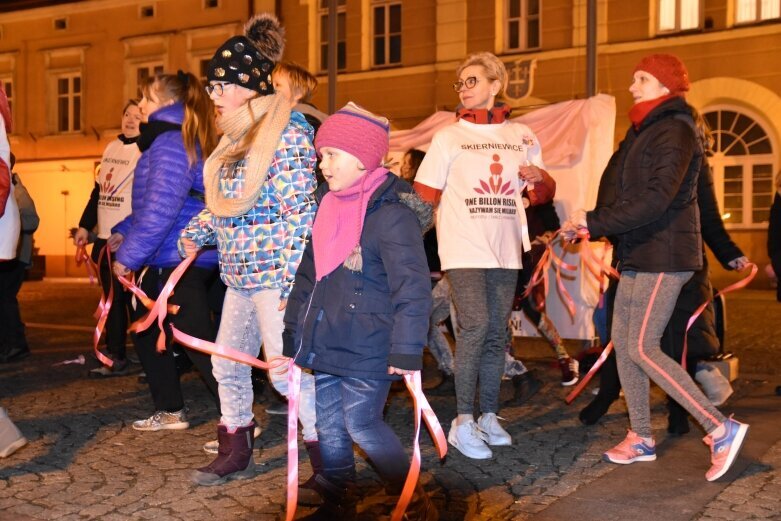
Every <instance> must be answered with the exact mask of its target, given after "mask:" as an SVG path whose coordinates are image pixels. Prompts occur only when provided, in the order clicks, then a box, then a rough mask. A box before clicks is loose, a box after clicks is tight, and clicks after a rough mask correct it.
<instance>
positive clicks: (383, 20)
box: [372, 2, 401, 67]
mask: <svg viewBox="0 0 781 521" xmlns="http://www.w3.org/2000/svg"><path fill="white" fill-rule="evenodd" d="M372 17H373V19H374V20H373V22H374V23H373V26H374V29H373V32H372V44H373V46H374V62H373V63H374V66H375V67H384V66H387V65H399V64H400V63H401V3H399V2H381V3H379V2H378V3H377V5H374V6H373V7H372Z"/></svg>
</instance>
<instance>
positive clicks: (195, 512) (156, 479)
mask: <svg viewBox="0 0 781 521" xmlns="http://www.w3.org/2000/svg"><path fill="white" fill-rule="evenodd" d="M21 300H22V305H23V314H24V318H25V320H26V322H28V325H30V326H31V327H29V329H28V337H29V340H30V343H31V346H32V348H33V356H32V357H31V358H29V359H27V360H25V361H23V362H20V363H16V364H10V365H8V364H7V365H0V399H1V400H2V405H3V406H4V407H5V408H7V409H8V410H9V412H10V415H11V417H12V418H13V419H14V420H15V421H16V423H17V425H18V426H19V427H20V429H21V430H22V431H23V432H24V433H25V434H26V436H27V437H28V439H29V440H30V444H29V445H28V446H27V447H25V448H24V449H22V450H20V451H19V452H17V453H16V454H14V455H13V456H11V457H9V458H6V459H4V460H0V478H2V479H0V520H2V521H4V520H26V519H62V520H86V519H99V520H107V521H111V520H124V519H156V520H157V519H161V520H169V519H170V520H179V519H181V520H185V519H186V520H200V519H204V520H205V519H221V520H222V519H236V520H249V519H263V520H265V519H269V520H272V519H281V518H282V517H281V516H283V513H284V497H285V456H286V454H285V442H284V437H285V424H284V423H285V422H284V417H279V416H269V415H268V414H266V413H265V411H264V409H263V405H262V404H256V406H255V413H256V416H257V419H258V421H259V423H260V424H261V426H262V427H263V434H262V435H261V437H260V438H259V439H258V440H257V441H256V448H257V453H256V461H258V462H259V464H260V471H259V473H258V475H257V477H256V478H254V479H252V480H248V481H239V482H232V483H229V484H226V485H223V486H218V487H211V488H199V487H196V486H194V485H192V484H191V483H190V482H189V480H188V473H189V471H190V470H191V469H193V468H196V467H199V466H203V465H205V464H206V463H208V462H209V461H210V458H209V456H207V455H206V454H205V453H204V452H202V450H201V446H202V445H203V443H205V442H206V441H208V440H210V439H212V438H213V437H214V434H215V424H216V422H217V420H218V416H219V415H218V411H217V409H216V407H215V406H214V404H213V402H212V401H211V399H210V398H209V396H208V393H207V391H206V388H205V387H204V386H203V385H202V383H201V382H200V381H199V379H198V378H197V377H196V376H195V375H194V374H193V373H189V374H186V375H184V376H183V378H182V386H183V390H184V395H185V399H186V402H187V406H188V407H189V409H190V415H191V428H190V429H188V430H186V431H163V432H158V433H140V432H136V431H134V430H133V429H132V428H130V422H131V421H132V420H135V419H139V418H142V417H146V416H149V415H150V414H151V413H152V412H153V411H152V410H151V400H150V397H149V392H148V389H147V387H146V385H144V384H141V383H139V381H138V379H137V378H136V376H134V375H131V376H127V377H117V378H112V379H103V380H96V379H88V378H85V374H86V368H85V366H80V365H57V366H55V365H53V364H55V363H57V362H60V361H63V360H66V359H72V358H74V357H76V356H78V355H79V354H81V353H87V351H88V348H87V347H85V346H89V344H90V332H89V330H88V328H89V327H92V326H94V323H93V322H91V318H90V315H91V311H92V309H93V307H94V305H95V302H96V300H97V293H96V290H95V288H93V287H89V286H87V285H86V284H77V283H57V282H32V283H27V284H25V286H24V288H23V290H22V295H21ZM728 313H729V322H728V325H729V330H728V341H727V345H728V349H729V350H731V351H734V352H736V353H737V354H738V356H739V357H740V362H741V372H742V374H743V375H744V378H742V379H741V381H740V382H738V385H736V396H740V395H741V394H745V393H749V392H751V389H752V388H753V385H752V384H753V383H755V382H757V381H763V380H767V379H770V378H772V376H771V375H777V374H781V371H779V369H781V360H779V357H778V353H779V352H781V351H780V350H781V345H779V344H781V340H780V339H779V336H778V335H777V334H774V333H775V332H776V331H778V324H779V323H781V304H776V303H775V301H774V300H773V295H771V293H770V292H762V291H748V290H747V291H745V292H742V293H741V294H740V295H738V296H736V297H735V298H734V299H730V302H729V305H728ZM751 317H760V318H751ZM35 324H39V325H42V324H57V325H60V327H59V328H57V329H53V328H51V327H48V326H47V327H40V326H35ZM63 326H64V327H63ZM516 347H517V348H519V352H521V353H522V355H523V356H524V358H525V360H526V361H527V362H528V363H527V365H528V366H529V367H531V368H532V369H533V370H534V371H535V374H536V375H537V376H538V377H539V378H540V379H541V380H543V382H544V386H543V388H542V390H541V391H540V392H539V393H538V394H537V395H536V396H535V397H534V398H533V399H532V400H530V401H529V402H527V403H525V404H523V405H522V406H511V407H506V408H504V409H503V410H502V411H501V413H500V414H501V415H502V417H504V418H506V421H505V423H504V425H505V427H506V429H507V430H508V432H509V433H510V434H511V435H512V437H513V440H514V445H513V446H511V447H497V448H495V457H494V458H493V459H492V460H488V461H476V460H470V459H467V458H465V457H463V456H462V455H461V454H460V453H458V452H457V451H456V450H451V452H450V453H449V454H448V456H447V458H446V459H445V461H444V462H439V461H437V459H436V455H435V451H434V448H433V445H432V443H431V440H430V438H429V437H428V435H427V434H423V435H422V454H423V472H422V482H423V484H424V486H425V487H426V489H427V490H428V491H430V492H431V494H432V497H433V499H434V502H435V503H436V505H437V507H438V508H439V510H440V512H441V518H442V519H443V520H461V519H470V520H471V519H497V520H509V519H533V518H534V514H535V513H537V512H540V511H542V510H544V509H545V508H546V507H547V506H548V505H550V504H551V503H553V502H555V501H557V500H558V499H560V498H562V497H565V496H567V495H569V494H571V493H572V492H573V491H575V490H576V489H578V488H579V487H584V486H588V484H589V483H590V482H592V481H593V480H595V479H597V478H598V477H600V476H602V475H603V474H605V473H608V472H611V471H613V470H614V469H615V468H616V467H615V466H611V465H607V464H605V463H602V462H601V460H600V456H601V454H602V452H603V451H604V450H605V449H607V448H609V447H610V446H612V445H613V444H615V442H616V440H619V439H621V438H623V436H624V433H625V429H626V427H627V420H626V416H625V413H626V409H625V407H624V406H623V403H617V404H615V405H614V407H613V408H612V409H611V411H610V413H609V414H608V415H607V416H606V417H605V419H604V420H603V421H601V422H600V423H599V424H598V425H597V426H594V427H591V428H585V427H583V426H582V425H581V424H580V423H579V421H578V419H577V413H578V411H579V409H580V408H581V407H582V406H583V405H585V404H586V403H587V397H581V398H579V400H578V401H576V403H575V404H574V405H573V406H570V407H568V406H566V405H565V404H564V402H563V398H564V396H565V395H566V393H567V390H565V389H564V388H562V387H561V386H559V385H558V371H557V369H555V368H554V366H553V357H552V353H551V351H550V350H549V349H548V348H546V347H545V346H544V345H542V344H541V343H540V342H539V341H537V340H523V341H519V342H518V343H517V346H516ZM88 359H89V357H88ZM429 362H430V361H429ZM88 363H94V362H92V361H91V360H88ZM429 373H431V374H430V375H429ZM434 373H435V369H434V367H433V364H431V363H427V366H426V371H425V372H424V379H426V380H427V381H428V382H431V383H434V382H435V381H436V377H435V376H433V374H434ZM427 376H430V378H427ZM779 379H780V380H781V378H779ZM779 383H781V381H779ZM503 394H504V396H503V397H504V398H509V397H510V396H511V394H512V389H511V386H509V385H508V386H507V387H506V388H503ZM779 400H781V398H779ZM431 403H432V405H433V407H434V409H435V411H436V412H437V414H438V416H439V418H440V421H441V422H442V425H443V427H444V428H445V430H446V431H447V430H449V427H450V421H451V420H452V418H453V417H454V416H455V400H454V399H453V398H437V397H434V398H431ZM652 403H653V407H654V424H653V426H654V429H656V430H658V431H659V432H660V434H661V433H663V432H664V429H665V427H666V415H665V408H664V405H663V401H662V395H661V393H660V392H658V391H654V395H653V402H652ZM727 410H728V408H727ZM411 416H412V415H411V408H410V400H409V399H408V397H406V395H402V394H394V395H392V397H391V399H390V400H389V403H388V408H387V419H388V421H389V423H390V424H391V425H392V426H393V427H394V429H396V431H397V432H398V433H399V435H400V436H401V438H402V440H403V441H404V442H405V443H409V441H410V440H411V438H412V434H413V430H412V423H413V422H412V419H411ZM661 439H662V438H660V440H661ZM302 452H303V451H302ZM304 458H305V456H303V455H302V459H301V463H302V464H301V473H302V479H305V478H306V477H308V474H309V468H308V465H307V463H306V461H305V459H304ZM357 461H358V465H359V466H358V471H359V489H360V493H361V494H362V495H364V496H365V497H366V499H365V500H364V501H363V502H362V503H361V505H360V507H359V509H360V512H361V519H365V520H369V519H379V518H383V517H384V516H387V514H388V513H389V511H390V508H391V507H392V504H393V499H391V498H388V497H386V496H385V495H384V494H383V490H382V488H381V485H380V483H379V481H378V478H377V475H376V474H375V472H374V471H373V470H372V468H371V467H370V466H369V465H368V464H366V463H365V461H364V460H363V459H361V458H360V457H358V458H357ZM779 461H781V444H776V445H775V446H774V447H773V448H772V450H770V451H769V452H768V453H767V454H766V456H765V457H764V459H762V460H761V461H760V462H758V463H756V464H754V465H752V466H751V467H749V469H748V470H747V471H746V472H745V473H744V474H743V475H742V476H741V477H740V479H738V480H737V481H735V482H734V483H732V484H731V485H729V486H728V487H727V488H726V489H725V490H724V491H723V492H722V493H721V494H720V495H719V496H718V497H717V498H716V499H715V500H714V501H713V502H712V503H711V504H709V505H703V508H702V510H701V512H700V513H699V514H698V517H696V518H697V519H705V520H716V519H718V520H721V519H751V518H757V519H759V518H774V519H781V502H780V501H781V500H780V499H779V498H780V497H781V474H779V472H778V463H779ZM301 512H305V510H303V509H302V510H301ZM752 516H754V517H752ZM774 516H775V517H774ZM576 517H577V513H575V512H573V516H572V518H573V519H574V518H576Z"/></svg>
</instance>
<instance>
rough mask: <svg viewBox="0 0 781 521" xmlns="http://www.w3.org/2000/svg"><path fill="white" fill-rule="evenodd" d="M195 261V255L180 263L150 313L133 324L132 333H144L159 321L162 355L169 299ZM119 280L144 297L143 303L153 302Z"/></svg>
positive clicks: (129, 282) (138, 290) (131, 285)
mask: <svg viewBox="0 0 781 521" xmlns="http://www.w3.org/2000/svg"><path fill="white" fill-rule="evenodd" d="M194 260H195V255H190V256H188V257H187V258H186V259H184V260H183V261H182V262H180V263H179V265H178V266H177V267H176V269H175V270H174V271H173V272H172V273H171V276H170V277H168V280H167V281H166V283H165V285H164V286H163V289H162V290H161V291H160V295H159V296H158V297H157V299H156V300H155V301H154V304H152V307H151V308H149V312H148V313H147V314H146V315H144V316H143V317H141V318H140V319H138V320H137V321H135V322H134V323H133V324H131V326H130V328H129V330H130V331H135V332H140V331H144V330H146V329H148V328H149V326H151V325H152V323H153V322H154V321H155V319H157V324H158V326H159V327H160V334H159V335H158V336H157V351H158V352H160V353H162V352H163V351H165V325H164V323H163V322H164V320H165V317H166V316H167V314H168V311H169V305H168V298H169V297H170V296H171V293H172V292H173V290H174V287H175V286H176V284H177V283H178V282H179V279H181V278H182V275H184V272H185V271H186V270H187V268H189V267H190V264H192V263H193V261H194ZM119 280H120V282H122V284H123V285H125V287H127V288H128V289H129V290H130V291H132V292H133V293H134V294H135V295H139V298H141V297H140V295H143V298H142V302H143V301H144V299H146V300H147V301H149V300H151V299H149V297H147V296H146V295H145V294H144V292H143V291H141V289H139V288H137V287H136V286H135V284H134V283H132V282H131V281H128V280H127V279H126V278H125V277H120V279H119ZM145 305H146V302H145ZM176 309H178V308H176Z"/></svg>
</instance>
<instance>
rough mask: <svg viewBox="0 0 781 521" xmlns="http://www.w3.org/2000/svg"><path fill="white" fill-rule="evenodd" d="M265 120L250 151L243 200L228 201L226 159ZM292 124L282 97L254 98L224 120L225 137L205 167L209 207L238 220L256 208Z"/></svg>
mask: <svg viewBox="0 0 781 521" xmlns="http://www.w3.org/2000/svg"><path fill="white" fill-rule="evenodd" d="M264 116H265V117H264ZM261 118H263V121H261V123H260V128H259V129H258V132H257V133H256V134H255V139H254V141H253V142H252V145H251V146H250V149H249V150H248V151H247V155H246V165H245V166H246V168H245V172H244V188H243V190H242V193H241V195H240V196H239V197H235V198H227V197H225V196H224V195H223V193H222V191H221V190H220V169H221V168H222V166H223V164H224V163H225V161H224V160H223V158H224V157H225V156H226V154H228V153H230V152H231V151H232V150H233V149H235V147H236V146H238V144H239V142H240V141H241V139H242V138H243V137H244V135H245V134H246V133H247V132H248V131H249V130H250V129H251V128H252V127H253V125H254V124H255V123H257V122H258V121H259V120H260V119H261ZM289 121H290V105H289V103H288V102H287V101H286V100H285V99H284V97H282V96H280V95H279V94H273V95H270V96H260V97H258V98H253V99H252V100H251V101H250V102H249V103H248V104H244V105H242V106H241V107H239V108H238V109H236V110H234V111H233V112H231V113H230V114H226V115H224V116H223V117H222V118H221V119H220V121H219V126H220V128H221V129H222V131H223V132H224V134H223V136H222V138H221V139H220V142H219V143H218V144H217V148H215V149H214V152H212V153H211V155H210V156H209V158H208V159H207V160H206V162H205V163H204V165H203V184H204V187H205V189H206V207H207V208H208V209H209V210H210V211H211V212H212V213H213V214H214V215H216V216H218V217H236V216H238V215H242V214H245V213H247V212H248V211H249V210H250V208H252V207H253V206H254V205H255V203H256V202H257V200H258V197H259V195H260V189H261V188H262V187H263V183H265V182H266V178H267V177H268V170H269V167H270V166H271V161H272V160H273V159H274V154H275V152H276V150H277V148H278V147H279V141H280V139H281V138H282V132H283V131H284V130H285V127H286V126H287V124H288V122H289Z"/></svg>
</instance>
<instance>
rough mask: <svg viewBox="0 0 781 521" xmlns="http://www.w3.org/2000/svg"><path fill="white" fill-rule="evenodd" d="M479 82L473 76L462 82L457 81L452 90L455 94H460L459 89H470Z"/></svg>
mask: <svg viewBox="0 0 781 521" xmlns="http://www.w3.org/2000/svg"><path fill="white" fill-rule="evenodd" d="M478 81H480V80H478V79H477V78H476V77H474V76H470V77H468V78H467V79H465V80H464V81H461V80H458V81H457V82H455V83H454V84H453V90H454V91H456V92H461V89H463V88H464V87H466V88H467V89H471V88H472V87H474V86H475V85H477V82H478Z"/></svg>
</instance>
